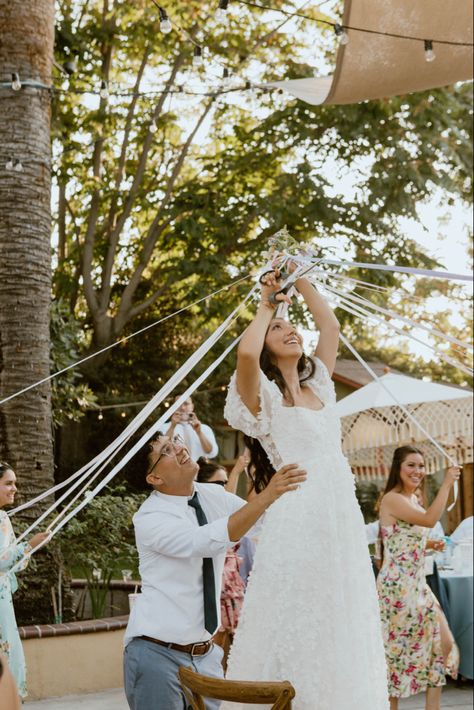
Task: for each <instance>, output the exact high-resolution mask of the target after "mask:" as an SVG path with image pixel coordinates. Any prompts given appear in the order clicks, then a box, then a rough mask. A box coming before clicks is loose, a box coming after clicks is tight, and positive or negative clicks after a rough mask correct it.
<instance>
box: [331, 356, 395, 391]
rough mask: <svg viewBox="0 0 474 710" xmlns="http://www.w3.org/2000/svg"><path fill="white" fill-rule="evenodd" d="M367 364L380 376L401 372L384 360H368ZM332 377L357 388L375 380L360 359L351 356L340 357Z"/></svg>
mask: <svg viewBox="0 0 474 710" xmlns="http://www.w3.org/2000/svg"><path fill="white" fill-rule="evenodd" d="M367 364H368V365H369V366H370V367H371V369H372V370H373V371H374V372H375V374H376V375H377V376H378V377H381V376H382V375H386V374H387V373H388V372H399V370H396V369H392V368H391V367H389V366H388V365H386V364H385V363H384V362H379V361H375V362H374V361H368V362H367ZM332 378H333V380H335V381H336V382H341V383H343V384H345V385H349V387H354V388H355V389H358V388H359V387H363V386H364V385H368V384H369V383H370V382H372V381H373V378H372V377H371V375H370V373H369V372H367V370H366V369H365V367H363V366H362V365H361V364H360V362H358V360H350V359H349V358H338V360H337V361H336V366H335V368H334V372H333V376H332Z"/></svg>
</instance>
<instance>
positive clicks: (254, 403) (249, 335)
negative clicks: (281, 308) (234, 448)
mask: <svg viewBox="0 0 474 710" xmlns="http://www.w3.org/2000/svg"><path fill="white" fill-rule="evenodd" d="M279 276H280V273H279V271H278V269H276V270H275V271H269V272H267V273H266V274H264V275H263V276H262V278H261V283H262V288H261V295H262V298H261V301H260V304H259V306H258V308H257V313H256V316H255V318H254V319H253V321H252V322H251V324H250V325H249V327H248V328H247V329H246V331H245V332H244V334H243V336H242V339H241V341H240V343H239V347H238V349H237V391H238V393H239V395H240V396H241V398H242V401H243V403H244V404H245V406H246V407H247V409H249V410H250V411H251V412H252V414H253V415H254V416H257V414H258V410H259V397H258V395H259V391H260V355H261V353H262V350H263V344H264V341H265V335H266V332H267V329H268V326H269V325H270V321H271V320H272V318H273V315H274V311H275V308H276V306H275V305H273V304H272V303H271V302H270V300H269V299H270V295H271V294H272V293H276V292H277V291H278V290H279V288H280V285H279V284H278V278H279ZM276 300H277V301H286V302H288V303H289V302H290V299H289V298H288V296H286V295H285V294H277V296H276Z"/></svg>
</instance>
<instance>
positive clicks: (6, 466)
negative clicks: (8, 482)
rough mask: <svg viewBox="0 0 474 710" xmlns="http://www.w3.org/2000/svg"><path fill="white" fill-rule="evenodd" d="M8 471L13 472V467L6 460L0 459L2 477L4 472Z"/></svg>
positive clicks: (0, 476)
mask: <svg viewBox="0 0 474 710" xmlns="http://www.w3.org/2000/svg"><path fill="white" fill-rule="evenodd" d="M7 471H12V472H13V469H12V467H11V466H10V464H8V463H5V461H0V478H3V474H4V473H6V472H7Z"/></svg>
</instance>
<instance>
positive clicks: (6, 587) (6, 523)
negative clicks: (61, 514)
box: [0, 510, 31, 698]
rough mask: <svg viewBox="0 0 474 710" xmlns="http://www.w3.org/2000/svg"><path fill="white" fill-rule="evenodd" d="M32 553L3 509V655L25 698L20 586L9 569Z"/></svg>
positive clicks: (0, 628)
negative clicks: (16, 602)
mask: <svg viewBox="0 0 474 710" xmlns="http://www.w3.org/2000/svg"><path fill="white" fill-rule="evenodd" d="M30 552H31V547H30V545H29V544H28V543H26V542H22V543H20V544H17V542H16V539H15V534H14V532H13V528H12V525H11V522H10V518H9V517H8V515H7V514H6V512H5V511H4V510H0V653H3V654H4V655H5V656H6V657H7V660H8V665H9V666H10V670H11V672H12V674H13V677H14V678H15V682H16V686H17V688H18V693H19V694H20V696H21V697H22V698H24V697H25V696H26V694H27V692H26V682H25V657H24V655H23V648H22V645H21V641H20V636H19V634H18V629H17V625H16V619H15V610H14V608H13V599H12V594H13V593H14V592H15V591H16V589H17V586H18V585H17V581H16V577H15V575H14V574H13V572H10V570H11V569H12V567H13V566H14V565H15V564H16V563H17V562H18V560H20V559H21V558H22V557H24V555H28V554H29V553H30ZM27 564H28V558H27V559H25V560H24V561H23V562H22V564H21V566H20V568H19V569H24V568H25V567H26V565H27Z"/></svg>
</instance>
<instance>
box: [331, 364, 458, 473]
mask: <svg viewBox="0 0 474 710" xmlns="http://www.w3.org/2000/svg"><path fill="white" fill-rule="evenodd" d="M379 380H380V381H374V382H371V383H370V384H368V385H365V387H361V388H360V389H359V390H357V391H356V392H353V393H352V394H350V395H348V396H347V397H344V399H341V400H340V401H339V402H338V403H337V405H336V408H337V411H338V414H339V416H340V417H341V427H342V446H343V450H344V453H345V454H346V456H347V457H348V459H349V461H350V463H351V466H352V467H353V470H354V472H355V473H356V474H358V475H359V476H360V477H361V478H365V479H380V478H382V479H383V478H385V477H386V476H387V474H388V471H389V468H390V462H391V459H392V455H393V451H394V450H395V449H396V448H397V447H398V446H402V445H404V444H414V445H417V446H420V448H421V449H422V450H423V452H424V454H425V463H426V466H427V470H428V473H434V472H435V471H437V470H439V469H441V468H443V467H444V466H445V465H446V460H445V459H444V457H443V455H442V454H441V452H440V451H438V450H437V449H436V448H435V447H434V446H433V444H431V442H429V441H428V440H427V438H426V435H425V434H424V433H423V432H422V431H421V430H420V429H419V428H418V427H417V426H416V424H415V423H414V422H413V421H412V420H411V419H410V418H409V417H408V416H407V415H406V413H405V412H404V411H403V410H402V409H401V408H400V406H399V405H398V404H397V400H398V402H400V404H403V405H404V406H405V407H406V408H407V409H408V410H409V412H410V413H411V414H412V415H413V416H414V417H416V419H417V421H419V422H420V424H421V425H422V427H423V428H424V429H425V430H426V431H427V432H428V433H429V434H430V435H431V436H432V437H433V438H434V439H436V440H437V441H438V442H439V443H440V444H441V445H442V446H443V447H444V449H446V451H447V452H448V453H449V454H450V455H451V456H453V458H455V459H456V460H457V461H458V462H459V463H466V462H467V461H472V392H470V391H468V390H464V389H461V388H458V387H452V386H449V385H442V384H438V383H435V382H426V381H424V380H418V379H416V378H414V377H408V376H407V375H400V374H395V373H389V374H387V375H384V376H383V377H380V378H379ZM387 390H389V392H390V393H393V396H392V395H391V394H390V393H389V392H387Z"/></svg>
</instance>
